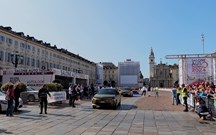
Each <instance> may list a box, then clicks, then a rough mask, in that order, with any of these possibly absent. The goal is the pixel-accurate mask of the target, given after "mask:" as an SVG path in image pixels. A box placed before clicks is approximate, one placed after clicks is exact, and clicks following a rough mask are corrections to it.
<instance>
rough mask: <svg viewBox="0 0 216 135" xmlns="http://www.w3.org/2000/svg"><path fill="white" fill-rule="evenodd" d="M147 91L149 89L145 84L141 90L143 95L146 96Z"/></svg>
mask: <svg viewBox="0 0 216 135" xmlns="http://www.w3.org/2000/svg"><path fill="white" fill-rule="evenodd" d="M146 91H147V88H146V87H145V86H143V87H142V88H141V90H140V94H141V95H142V96H146Z"/></svg>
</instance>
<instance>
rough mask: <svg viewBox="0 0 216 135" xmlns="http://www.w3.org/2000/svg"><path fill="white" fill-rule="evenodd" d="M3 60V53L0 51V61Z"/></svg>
mask: <svg viewBox="0 0 216 135" xmlns="http://www.w3.org/2000/svg"><path fill="white" fill-rule="evenodd" d="M3 59H4V52H3V51H0V61H3Z"/></svg>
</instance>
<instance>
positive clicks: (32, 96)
mask: <svg viewBox="0 0 216 135" xmlns="http://www.w3.org/2000/svg"><path fill="white" fill-rule="evenodd" d="M20 96H21V98H22V99H24V97H23V96H25V97H27V100H28V101H29V102H35V101H38V100H39V98H38V90H35V89H33V88H32V87H29V86H27V88H26V91H24V92H22V93H21V95H20Z"/></svg>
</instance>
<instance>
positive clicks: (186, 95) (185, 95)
mask: <svg viewBox="0 0 216 135" xmlns="http://www.w3.org/2000/svg"><path fill="white" fill-rule="evenodd" d="M184 89H186V91H185V92H184ZM181 95H182V97H188V93H187V88H183V89H182V93H181Z"/></svg>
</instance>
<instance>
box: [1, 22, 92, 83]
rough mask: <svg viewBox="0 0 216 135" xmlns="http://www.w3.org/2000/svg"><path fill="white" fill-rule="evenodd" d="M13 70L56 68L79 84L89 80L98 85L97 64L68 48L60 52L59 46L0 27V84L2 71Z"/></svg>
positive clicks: (9, 28)
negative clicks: (74, 78) (72, 76)
mask: <svg viewBox="0 0 216 135" xmlns="http://www.w3.org/2000/svg"><path fill="white" fill-rule="evenodd" d="M15 61H16V64H15V63H14V62H15ZM14 64H15V65H16V66H15V65H14ZM13 68H17V69H18V68H24V69H32V68H38V69H43V70H46V69H52V68H55V69H58V70H59V71H60V72H61V73H63V72H64V74H65V71H66V72H67V74H73V75H74V76H75V77H76V80H77V81H76V82H74V83H79V82H83V79H88V81H85V83H89V84H91V83H93V84H94V83H95V82H96V64H95V63H94V62H91V61H89V60H87V59H85V58H83V57H81V56H79V55H76V54H74V53H72V52H69V51H68V50H67V49H65V48H58V47H57V45H51V44H50V43H47V42H44V41H42V40H38V39H36V38H34V37H33V36H29V35H25V34H24V33H23V32H16V31H13V30H12V28H11V27H3V26H0V82H1V81H2V75H3V73H2V70H3V69H4V70H5V69H13ZM63 76H64V75H63ZM60 78H61V77H60Z"/></svg>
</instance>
